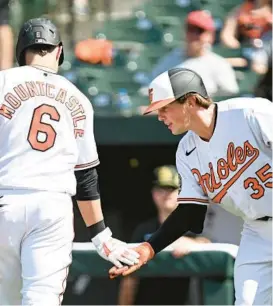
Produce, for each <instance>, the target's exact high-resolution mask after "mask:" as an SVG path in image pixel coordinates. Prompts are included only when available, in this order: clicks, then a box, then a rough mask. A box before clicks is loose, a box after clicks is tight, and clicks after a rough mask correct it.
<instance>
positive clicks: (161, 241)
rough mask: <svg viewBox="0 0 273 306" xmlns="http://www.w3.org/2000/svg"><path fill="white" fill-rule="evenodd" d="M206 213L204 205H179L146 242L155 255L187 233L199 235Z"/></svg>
mask: <svg viewBox="0 0 273 306" xmlns="http://www.w3.org/2000/svg"><path fill="white" fill-rule="evenodd" d="M206 212H207V206H205V205H198V204H179V205H178V207H177V208H176V209H175V210H174V211H173V212H172V213H171V215H170V216H169V217H168V218H167V219H166V220H165V222H164V223H163V224H162V225H161V226H160V228H159V229H158V230H157V231H156V232H155V233H154V234H153V235H152V237H151V238H150V239H149V240H148V242H149V243H150V245H151V246H152V248H153V249H154V251H155V253H158V252H160V251H161V250H163V249H165V248H166V247H167V246H168V245H170V244H171V243H172V242H174V241H175V240H176V239H178V238H179V237H181V236H183V235H184V234H185V233H186V232H188V231H191V232H193V233H196V234H200V233H201V232H202V231H203V226H204V220H205V216H206Z"/></svg>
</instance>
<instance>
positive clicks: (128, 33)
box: [96, 17, 162, 43]
mask: <svg viewBox="0 0 273 306" xmlns="http://www.w3.org/2000/svg"><path fill="white" fill-rule="evenodd" d="M96 37H97V38H106V39H109V40H112V41H135V42H140V43H155V42H161V40H162V29H161V27H160V26H159V25H157V24H155V23H154V22H153V21H151V20H149V19H147V18H137V17H133V18H127V19H119V20H111V19H110V20H107V21H106V22H105V23H104V25H103V27H102V28H101V29H99V30H98V31H97V32H96Z"/></svg>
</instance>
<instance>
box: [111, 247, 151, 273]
mask: <svg viewBox="0 0 273 306" xmlns="http://www.w3.org/2000/svg"><path fill="white" fill-rule="evenodd" d="M132 250H134V251H136V252H137V253H138V254H139V258H138V260H139V262H138V263H137V264H135V265H132V266H130V267H128V268H127V269H123V268H118V267H116V266H115V267H112V268H111V269H110V270H109V277H110V278H111V279H113V278H116V277H118V276H120V275H122V276H126V275H129V274H131V273H133V272H135V271H136V270H138V269H140V268H141V267H142V266H143V265H145V264H146V263H147V262H148V261H149V260H151V259H152V258H153V257H154V254H155V252H154V250H153V248H152V247H151V245H150V244H149V243H148V242H144V243H141V244H140V245H139V246H137V247H135V248H133V249H132Z"/></svg>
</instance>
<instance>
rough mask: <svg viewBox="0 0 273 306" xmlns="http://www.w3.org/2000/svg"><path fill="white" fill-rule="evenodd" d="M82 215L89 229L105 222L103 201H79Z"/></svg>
mask: <svg viewBox="0 0 273 306" xmlns="http://www.w3.org/2000/svg"><path fill="white" fill-rule="evenodd" d="M77 203H78V206H79V210H80V213H81V215H82V218H83V220H84V222H85V224H86V226H87V227H89V226H91V225H93V224H95V223H98V222H99V221H101V220H103V213H102V209H101V201H100V199H97V200H89V201H79V200H77Z"/></svg>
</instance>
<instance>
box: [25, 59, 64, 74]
mask: <svg viewBox="0 0 273 306" xmlns="http://www.w3.org/2000/svg"><path fill="white" fill-rule="evenodd" d="M29 66H32V67H35V68H38V69H42V70H46V71H49V72H54V73H56V72H57V71H58V67H56V63H51V62H50V61H46V62H45V61H41V60H39V59H37V60H35V59H33V60H32V61H31V62H30V63H29Z"/></svg>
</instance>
